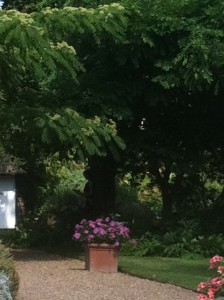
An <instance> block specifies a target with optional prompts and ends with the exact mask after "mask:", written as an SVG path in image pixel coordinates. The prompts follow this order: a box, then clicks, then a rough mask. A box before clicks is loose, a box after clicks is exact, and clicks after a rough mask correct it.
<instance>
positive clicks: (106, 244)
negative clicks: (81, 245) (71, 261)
mask: <svg viewBox="0 0 224 300" xmlns="http://www.w3.org/2000/svg"><path fill="white" fill-rule="evenodd" d="M86 246H87V247H89V248H110V249H111V248H114V249H119V247H117V246H115V245H114V244H108V243H87V245H86Z"/></svg>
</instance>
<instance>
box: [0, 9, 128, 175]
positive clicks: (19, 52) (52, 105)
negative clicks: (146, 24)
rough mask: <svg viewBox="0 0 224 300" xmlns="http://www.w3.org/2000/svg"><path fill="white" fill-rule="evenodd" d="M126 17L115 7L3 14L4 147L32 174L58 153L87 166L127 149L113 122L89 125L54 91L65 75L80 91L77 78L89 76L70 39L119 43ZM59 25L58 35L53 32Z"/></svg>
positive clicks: (0, 20) (0, 23)
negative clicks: (94, 157) (89, 158)
mask: <svg viewBox="0 0 224 300" xmlns="http://www.w3.org/2000/svg"><path fill="white" fill-rule="evenodd" d="M123 11H124V9H123V7H122V6H119V5H111V6H107V7H104V6H101V7H100V8H98V9H95V10H94V9H90V10H87V9H82V8H80V9H78V8H77V9H74V8H72V7H66V8H64V9H54V10H51V9H49V8H48V9H46V10H43V11H41V12H39V13H38V12H35V13H32V14H27V13H19V12H17V11H11V10H3V11H2V12H0V34H1V38H2V40H4V43H3V44H2V46H1V54H0V59H1V78H0V88H1V90H2V93H3V94H4V101H3V100H2V101H1V129H2V132H4V135H2V136H1V144H2V145H3V146H4V147H5V148H6V150H7V151H9V152H11V153H13V154H15V155H17V156H19V157H21V158H24V159H26V161H27V163H28V166H27V168H29V169H32V167H33V162H36V161H41V160H42V159H43V158H44V157H46V155H48V154H50V153H54V152H56V151H59V152H60V155H61V156H65V155H66V154H67V153H68V151H70V152H72V153H73V155H75V156H76V157H77V158H78V159H82V160H85V159H86V157H87V156H89V155H105V154H106V152H108V151H112V153H113V155H114V156H116V155H117V149H116V148H117V146H118V147H120V148H123V147H124V144H123V142H122V140H121V139H120V138H119V137H118V136H117V131H116V126H115V123H114V122H113V121H109V120H107V121H106V120H104V121H103V122H101V120H100V119H99V118H98V117H93V118H91V119H90V118H88V119H86V118H85V117H84V116H83V115H80V114H79V113H78V112H76V110H75V108H76V107H75V105H74V104H73V103H72V102H71V99H68V100H67V99H66V97H63V98H60V97H58V95H57V93H55V91H54V90H53V89H51V82H52V81H54V82H58V81H60V76H62V75H65V76H67V77H68V78H69V79H70V81H71V82H72V84H73V86H77V84H78V76H77V73H78V72H79V73H82V72H83V71H84V69H83V66H82V63H81V62H80V61H79V59H78V57H77V55H76V51H75V49H74V47H73V45H69V44H68V43H67V42H66V41H65V39H67V40H69V37H71V35H74V36H76V37H77V36H81V35H82V34H83V35H85V36H89V37H90V38H92V39H94V40H96V43H97V44H100V42H101V39H102V38H103V37H104V35H105V36H108V37H110V38H112V39H114V40H116V39H120V37H121V33H122V30H123V27H124V26H125V23H126V21H125V17H124V14H123ZM111 16H113V18H112V17H111ZM55 22H56V24H57V26H55V28H54V30H57V31H53V27H52V26H53V25H52V24H55ZM52 31H53V32H52ZM34 37H35V38H34ZM2 98H3V97H2Z"/></svg>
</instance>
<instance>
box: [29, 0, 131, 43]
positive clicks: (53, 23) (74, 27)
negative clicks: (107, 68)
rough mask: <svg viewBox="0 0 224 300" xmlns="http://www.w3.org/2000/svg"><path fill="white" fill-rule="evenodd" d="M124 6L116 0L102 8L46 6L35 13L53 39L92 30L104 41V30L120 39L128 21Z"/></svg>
mask: <svg viewBox="0 0 224 300" xmlns="http://www.w3.org/2000/svg"><path fill="white" fill-rule="evenodd" d="M125 14H126V12H125V9H124V7H123V6H121V5H119V4H117V3H112V4H111V5H100V6H99V7H98V8H95V9H93V8H89V9H87V8H83V7H69V6H65V7H64V8H62V9H58V8H53V9H52V8H46V9H44V10H42V11H41V12H37V13H33V14H32V16H33V17H34V19H35V21H36V22H37V23H39V24H41V26H44V28H45V30H46V32H47V33H48V34H49V36H50V37H51V39H53V40H55V39H59V40H61V39H65V38H66V39H68V38H69V37H71V36H74V35H77V34H83V33H86V32H88V33H90V34H91V35H93V36H94V38H95V39H96V41H97V42H98V43H100V38H101V37H102V34H103V33H107V34H109V35H111V36H113V38H114V39H116V40H120V39H121V38H122V36H123V34H124V30H125V28H126V24H127V18H126V15H125Z"/></svg>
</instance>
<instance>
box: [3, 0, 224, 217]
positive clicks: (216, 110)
mask: <svg viewBox="0 0 224 300" xmlns="http://www.w3.org/2000/svg"><path fill="white" fill-rule="evenodd" d="M8 2H10V1H8ZM40 3H42V4H41V5H42V7H43V6H44V5H48V4H49V5H52V6H54V7H55V6H56V7H57V5H58V3H57V1H41V2H40ZM61 3H63V4H65V5H66V4H67V3H68V1H64V2H61ZM121 3H122V5H123V6H124V7H125V9H126V11H128V16H129V17H128V27H127V30H126V33H125V36H121V35H120V36H117V37H116V39H114V38H111V36H113V37H114V34H113V32H112V35H111V34H110V35H108V34H101V30H98V29H97V30H96V31H95V34H96V36H97V37H98V34H99V33H100V37H102V38H101V39H100V43H99V42H98V38H93V35H92V34H91V33H89V32H88V31H85V32H84V33H83V32H82V31H79V32H76V31H73V28H72V27H71V26H68V27H67V26H66V25H63V22H61V21H62V20H63V19H60V11H61V10H59V11H57V10H55V13H54V14H53V15H51V14H50V13H48V14H46V13H45V14H44V13H37V15H38V18H39V22H40V23H41V24H42V23H43V24H44V26H45V30H46V31H47V32H48V34H49V36H50V38H51V39H52V40H53V41H56V40H57V39H63V40H65V41H67V42H68V44H69V45H72V46H74V47H75V49H76V51H77V53H78V57H79V61H80V62H81V63H82V66H83V67H84V69H85V72H79V73H78V77H77V78H78V81H79V86H76V85H74V80H73V79H72V78H71V76H69V75H68V74H67V73H65V71H63V72H60V73H59V74H58V76H57V77H55V78H51V79H52V80H50V82H47V88H48V91H50V93H49V94H50V95H51V96H53V97H57V99H58V101H59V102H60V103H62V102H64V101H65V99H66V102H67V103H70V105H71V106H72V107H75V110H76V111H78V112H79V113H81V114H82V115H85V116H86V117H88V118H92V117H93V116H94V115H98V116H100V118H101V119H103V120H108V119H111V118H112V119H114V120H115V121H116V123H117V126H118V130H119V133H120V134H121V135H122V137H123V139H124V140H125V142H126V144H127V150H126V152H125V156H124V158H123V159H124V162H125V164H127V163H129V167H130V169H131V170H138V171H141V172H146V171H147V172H150V174H151V175H152V178H153V179H154V184H157V185H158V186H159V187H160V189H161V192H162V196H163V215H164V217H166V218H169V216H170V214H171V212H172V208H173V205H174V204H175V203H180V202H185V203H187V201H188V199H189V198H191V197H192V194H190V193H189V190H193V189H192V187H193V186H194V187H195V186H197V184H198V183H200V173H201V171H203V170H205V162H206V168H207V163H209V162H211V158H212V157H213V155H214V154H215V155H216V156H217V157H221V156H220V154H221V153H222V149H223V130H222V122H221V120H222V118H221V116H222V112H223V101H222V93H223V61H224V60H223V53H224V51H223V18H222V14H221V12H222V6H223V3H222V2H221V1H218V0H217V1H211V0H207V1H202V0H199V1H195V0H188V1H177V0H176V1H171V0H166V1H153V0H152V1H144V0H143V1H133V0H123V1H122V2H121ZM69 4H70V5H74V6H76V5H77V6H79V5H83V6H85V5H86V6H88V5H89V2H88V1H79V2H75V1H73V2H72V1H69ZM96 4H102V2H100V3H99V2H98V3H95V2H94V3H93V5H96ZM112 7H116V5H115V6H114V5H113V6H112ZM117 7H119V6H117ZM39 9H40V6H39V7H38V8H37V9H36V10H37V11H38V10H39ZM74 9H75V11H76V12H78V11H79V10H77V8H75V7H74V8H73V11H74ZM80 10H81V9H80ZM64 11H66V13H67V11H68V9H67V8H65V9H64ZM82 11H83V9H82ZM84 11H85V10H84ZM120 12H121V13H122V10H120ZM101 14H102V15H103V13H102V10H101ZM34 15H35V14H34ZM112 15H113V16H112V17H111V16H110V18H111V19H114V20H115V16H114V14H112ZM110 18H108V19H107V22H108V20H110ZM60 20H61V21H60ZM52 22H54V27H52V26H51V24H52ZM107 22H106V23H105V24H104V27H103V28H104V30H105V28H107ZM115 23H116V22H115ZM70 28H71V30H69V29H70ZM114 28H116V26H115V27H114ZM119 31H120V30H119ZM104 32H105V31H103V33H104ZM81 33H82V34H81ZM52 91H54V93H52ZM94 164H95V166H94V169H95V170H96V168H97V167H96V160H94ZM99 165H101V166H104V167H105V171H106V169H107V170H110V169H113V168H108V167H107V166H106V164H102V163H101V162H99ZM209 166H211V167H212V164H209ZM99 168H100V167H99ZM219 171H220V173H222V172H223V170H222V169H221V168H220V169H219ZM99 172H100V173H101V174H105V172H101V171H99ZM211 173H212V168H211ZM102 177H105V176H104V175H103V176H102ZM94 178H95V180H96V178H97V176H94ZM109 178H111V177H110V176H109ZM111 182H113V181H112V179H111ZM95 184H96V185H97V187H99V184H100V181H98V183H96V182H95ZM101 185H102V183H101ZM189 185H190V186H191V189H189ZM98 190H100V187H99V189H98ZM186 191H187V192H188V193H189V195H188V197H185V196H186V194H184V193H186ZM106 197H107V194H106V192H104V197H103V196H102V195H101V196H100V198H101V199H103V198H104V199H105V198H106Z"/></svg>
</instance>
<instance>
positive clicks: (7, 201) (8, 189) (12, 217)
mask: <svg viewBox="0 0 224 300" xmlns="http://www.w3.org/2000/svg"><path fill="white" fill-rule="evenodd" d="M15 224H16V199H15V178H14V177H0V229H12V228H15Z"/></svg>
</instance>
